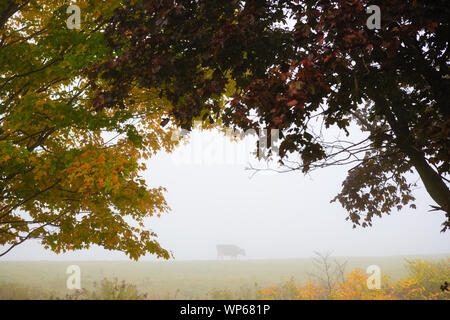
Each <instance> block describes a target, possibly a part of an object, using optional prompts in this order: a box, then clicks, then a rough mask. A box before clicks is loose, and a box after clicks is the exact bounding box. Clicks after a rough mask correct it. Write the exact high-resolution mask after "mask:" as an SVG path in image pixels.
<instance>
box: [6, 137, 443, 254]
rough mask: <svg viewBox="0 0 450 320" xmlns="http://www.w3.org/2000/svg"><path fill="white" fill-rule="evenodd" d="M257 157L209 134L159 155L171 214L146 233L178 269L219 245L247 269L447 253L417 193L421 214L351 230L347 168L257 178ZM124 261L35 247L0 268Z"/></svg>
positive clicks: (155, 167) (157, 177)
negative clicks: (250, 263) (307, 260)
mask: <svg viewBox="0 0 450 320" xmlns="http://www.w3.org/2000/svg"><path fill="white" fill-rule="evenodd" d="M199 141H200V142H199ZM252 148H253V145H251V146H249V145H248V143H247V144H246V143H245V142H244V141H243V142H239V143H233V142H230V141H228V140H227V139H226V138H223V137H222V136H221V135H219V134H217V133H211V132H202V133H195V134H193V135H192V137H191V143H190V144H188V145H186V146H182V147H180V148H178V149H177V151H176V152H175V153H174V154H167V153H165V152H161V153H159V154H158V155H157V156H156V157H155V158H153V159H151V160H150V161H149V163H148V170H147V172H146V173H145V177H146V179H147V181H148V183H149V185H150V186H152V187H156V186H164V187H166V188H167V190H168V191H167V193H166V194H165V196H166V200H167V202H168V204H169V206H170V207H171V209H172V210H171V212H170V213H168V214H164V215H163V216H161V218H156V217H155V218H151V219H149V220H148V223H147V225H148V226H149V227H150V228H151V229H152V230H153V231H155V232H156V233H157V234H158V236H159V241H160V243H161V244H162V246H163V247H164V248H166V249H168V250H171V251H172V252H173V254H174V256H175V259H176V260H184V259H216V249H215V246H216V244H236V245H238V246H240V247H242V248H244V249H245V250H246V252H247V257H245V259H261V258H296V257H310V256H313V252H314V251H319V252H327V251H328V252H332V254H333V255H335V256H390V255H409V254H442V253H444V254H447V253H450V232H447V233H445V234H443V233H441V232H440V230H441V223H442V222H443V221H444V214H443V213H436V212H429V211H428V210H429V209H430V207H429V205H431V204H434V203H433V201H432V200H431V198H430V197H429V196H428V194H427V193H426V191H425V189H424V187H423V186H422V185H421V184H420V183H419V187H420V188H419V189H417V190H415V191H414V196H415V197H416V199H417V200H416V205H417V209H416V210H413V209H408V208H404V209H403V210H401V211H400V212H397V211H393V212H392V214H391V215H390V216H384V217H383V218H381V219H380V218H374V220H373V222H374V225H373V227H370V228H361V227H358V228H356V229H353V228H352V223H351V222H349V221H346V220H345V218H346V217H347V214H346V211H345V210H344V209H343V208H342V207H341V206H340V204H339V203H330V200H331V199H332V198H333V197H334V196H335V195H336V194H337V193H338V192H339V191H340V188H341V183H342V181H343V180H344V178H345V176H346V171H347V170H348V167H330V168H326V169H321V170H317V171H314V172H312V173H311V174H309V175H307V176H305V175H303V174H302V173H301V172H291V173H282V174H280V173H258V174H256V175H255V176H253V177H251V174H250V172H248V171H246V170H245V167H246V166H247V164H248V161H249V160H248V158H247V156H248V153H249V152H250V151H251V150H250V149H252ZM214 155H216V158H214ZM236 158H237V159H236ZM415 179H417V176H416V177H415ZM125 259H127V257H126V256H125V255H124V254H121V253H117V252H113V251H107V250H103V249H101V248H99V247H93V248H91V249H89V250H83V251H76V252H71V253H66V254H60V255H56V254H54V253H52V252H51V251H47V250H44V249H43V248H42V247H41V246H40V245H39V244H38V243H37V242H28V243H25V244H22V245H21V246H19V247H18V248H16V249H14V250H13V251H11V252H10V253H9V254H8V255H6V256H5V257H3V258H1V259H0V260H3V261H4V260H125ZM153 259H155V258H154V257H152V256H150V255H147V256H146V257H143V258H141V260H153Z"/></svg>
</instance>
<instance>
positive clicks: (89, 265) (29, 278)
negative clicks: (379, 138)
mask: <svg viewBox="0 0 450 320" xmlns="http://www.w3.org/2000/svg"><path fill="white" fill-rule="evenodd" d="M448 256H450V255H439V256H437V255H426V256H393V257H339V258H336V259H337V260H338V261H340V262H342V261H347V267H346V271H351V270H353V269H354V268H361V269H362V270H363V271H364V272H365V270H366V268H367V267H368V266H369V265H378V266H379V267H380V268H381V271H382V273H384V274H388V275H389V276H390V279H392V280H398V279H399V278H401V277H403V276H405V275H406V269H405V266H404V262H405V259H424V260H428V261H433V260H438V259H440V258H443V257H448ZM333 259H334V258H333ZM71 264H75V265H78V266H80V268H81V273H82V274H81V279H82V280H81V283H82V287H84V288H89V289H90V288H92V286H93V284H94V282H99V281H101V280H102V279H104V278H107V279H114V278H117V279H118V280H119V281H122V280H125V281H126V282H127V283H129V284H133V285H135V286H136V287H137V289H138V290H139V292H142V293H147V294H148V296H149V298H155V299H157V298H165V299H167V298H169V299H174V298H176V299H196V298H204V297H207V296H208V294H211V292H214V291H215V290H231V291H234V292H239V291H240V292H241V293H243V292H245V291H249V290H250V291H251V290H254V289H255V286H256V287H259V288H264V287H268V286H272V285H278V284H280V283H282V282H284V281H286V280H289V279H291V278H293V279H294V281H295V282H297V283H299V284H303V283H305V282H307V281H308V280H313V278H312V277H311V274H317V273H318V272H319V270H317V268H316V267H315V265H314V263H313V260H312V259H310V258H306V259H277V260H236V261H234V260H224V261H222V260H221V261H208V260H205V261H154V262H126V261H73V262H70V261H67V262H49V261H36V262H7V261H3V262H1V261H0V288H1V286H5V285H6V283H14V284H16V285H20V286H23V287H24V288H35V289H36V290H39V291H40V292H47V293H48V294H49V295H51V296H53V297H62V296H65V295H66V294H67V293H70V291H69V290H67V289H66V279H67V277H68V275H67V274H66V268H67V267H68V266H69V265H71ZM244 295H245V294H244ZM43 298H45V297H43Z"/></svg>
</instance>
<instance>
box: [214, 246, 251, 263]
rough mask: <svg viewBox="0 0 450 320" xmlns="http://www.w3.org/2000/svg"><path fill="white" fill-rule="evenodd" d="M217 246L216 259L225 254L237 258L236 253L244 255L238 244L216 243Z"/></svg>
mask: <svg viewBox="0 0 450 320" xmlns="http://www.w3.org/2000/svg"><path fill="white" fill-rule="evenodd" d="M216 248H217V259H220V258H222V259H223V257H225V256H228V257H230V258H235V259H236V258H237V256H238V255H240V254H241V255H243V256H245V251H244V250H243V249H241V248H239V247H238V246H235V245H233V244H218V245H216Z"/></svg>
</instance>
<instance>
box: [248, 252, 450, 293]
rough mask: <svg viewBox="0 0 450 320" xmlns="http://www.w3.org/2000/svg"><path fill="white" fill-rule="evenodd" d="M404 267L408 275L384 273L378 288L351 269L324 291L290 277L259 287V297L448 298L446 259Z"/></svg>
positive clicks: (448, 263) (449, 275)
mask: <svg viewBox="0 0 450 320" xmlns="http://www.w3.org/2000/svg"><path fill="white" fill-rule="evenodd" d="M406 267H407V269H408V273H409V275H408V276H407V277H404V278H401V279H400V280H398V281H390V280H389V277H388V275H384V276H383V277H382V281H381V284H382V286H381V288H380V289H368V287H367V278H368V275H367V274H365V273H364V271H363V270H361V269H354V270H353V271H351V272H350V273H348V274H347V276H346V278H345V280H344V281H340V282H336V283H335V284H334V286H333V288H332V290H331V292H330V291H328V290H327V288H326V287H325V286H324V285H321V284H316V283H312V282H308V283H306V284H304V285H297V284H296V283H295V282H294V281H293V280H290V281H287V282H285V283H284V284H282V285H280V286H273V287H270V288H266V289H261V290H260V291H258V292H257V296H258V298H260V299H293V300H322V299H331V300H450V292H449V291H443V290H441V286H442V285H443V284H444V283H445V281H448V280H447V279H449V278H450V259H443V260H441V261H438V262H431V261H423V260H411V261H407V263H406Z"/></svg>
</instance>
